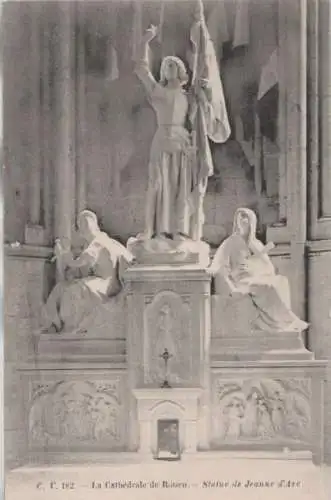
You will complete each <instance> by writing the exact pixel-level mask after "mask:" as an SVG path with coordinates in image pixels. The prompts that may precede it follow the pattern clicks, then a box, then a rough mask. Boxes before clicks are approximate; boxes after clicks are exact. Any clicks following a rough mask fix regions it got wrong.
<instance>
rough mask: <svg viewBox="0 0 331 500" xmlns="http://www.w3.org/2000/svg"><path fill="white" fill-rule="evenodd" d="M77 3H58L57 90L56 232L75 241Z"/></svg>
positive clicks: (55, 50)
mask: <svg viewBox="0 0 331 500" xmlns="http://www.w3.org/2000/svg"><path fill="white" fill-rule="evenodd" d="M72 18H73V3H72V2H58V3H57V24H56V27H55V33H54V47H53V49H54V53H53V56H54V69H55V75H54V90H55V129H56V139H55V142H56V146H55V148H54V156H55V228H54V229H55V231H54V233H55V234H54V236H55V237H56V238H69V239H70V240H71V235H72V229H73V227H74V215H75V159H74V147H75V130H74V125H75V116H74V98H75V97H74V92H75V88H74V80H73V61H74V59H73V57H72V52H73V43H74V36H73V35H74V32H73V22H72Z"/></svg>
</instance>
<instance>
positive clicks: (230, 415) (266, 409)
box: [212, 378, 311, 446]
mask: <svg viewBox="0 0 331 500" xmlns="http://www.w3.org/2000/svg"><path fill="white" fill-rule="evenodd" d="M212 411H213V414H212V436H213V438H212V440H213V444H214V445H216V446H217V445H222V444H231V443H233V444H235V443H236V444H238V443H240V444H243V443H245V442H246V443H247V444H248V443H253V442H255V443H266V442H267V443H272V442H274V443H284V444H285V443H307V442H309V439H310V432H311V425H310V424H311V388H310V380H306V379H289V380H277V379H271V378H270V379H246V380H227V381H224V379H223V381H222V380H221V379H218V380H216V381H215V383H214V386H213V409H212Z"/></svg>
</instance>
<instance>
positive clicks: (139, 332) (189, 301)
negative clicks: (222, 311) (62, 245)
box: [125, 265, 211, 450]
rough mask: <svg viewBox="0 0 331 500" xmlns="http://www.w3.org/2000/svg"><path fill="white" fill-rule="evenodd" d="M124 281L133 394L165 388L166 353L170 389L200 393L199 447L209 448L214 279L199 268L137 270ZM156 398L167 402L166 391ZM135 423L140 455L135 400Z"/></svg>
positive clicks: (133, 441)
mask: <svg viewBox="0 0 331 500" xmlns="http://www.w3.org/2000/svg"><path fill="white" fill-rule="evenodd" d="M125 281H126V286H127V292H128V296H127V316H128V332H127V360H128V371H129V385H130V388H131V389H132V390H134V389H137V388H139V389H142V388H153V389H156V390H157V388H158V387H160V386H161V385H162V382H163V380H164V377H165V370H164V368H165V366H164V361H163V359H162V358H161V355H162V353H163V352H164V349H167V350H168V351H169V354H170V359H169V364H168V374H169V375H168V381H169V383H170V385H171V387H173V388H179V387H180V388H192V389H193V388H194V389H200V388H201V398H200V404H199V410H198V414H199V415H198V418H197V420H198V423H197V429H198V430H197V432H198V438H197V442H198V443H197V446H198V447H199V448H202V449H204V448H208V447H209V438H208V421H209V420H208V412H209V344H210V331H211V325H210V277H209V276H208V274H207V273H206V272H205V270H203V269H201V268H200V267H199V266H198V265H196V266H194V265H181V266H180V265H177V266H174V265H164V266H161V265H158V266H143V265H137V266H133V267H131V268H130V269H128V270H127V272H126V274H125ZM173 390H175V389H173ZM157 392H159V396H158V397H159V398H160V399H161V398H162V397H164V396H162V394H163V395H164V394H165V392H164V389H159V390H157ZM130 418H131V426H130V430H131V436H130V446H131V449H132V450H136V449H138V448H139V446H140V445H139V438H138V434H139V432H138V429H139V424H138V415H137V402H136V398H135V397H134V396H133V394H132V398H131V411H130Z"/></svg>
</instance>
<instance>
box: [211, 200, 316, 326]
mask: <svg viewBox="0 0 331 500" xmlns="http://www.w3.org/2000/svg"><path fill="white" fill-rule="evenodd" d="M255 234H256V215H255V213H254V212H253V211H252V210H249V209H245V208H240V209H238V210H237V211H236V214H235V217H234V226H233V233H232V235H231V236H230V237H229V238H227V239H226V240H225V241H224V242H223V243H222V244H221V246H220V247H219V248H218V250H217V252H216V254H215V256H214V260H213V262H212V265H211V266H210V268H209V270H210V273H211V274H212V275H213V276H214V277H215V292H216V294H218V293H223V292H222V280H223V282H224V281H225V282H226V284H227V286H228V290H229V292H230V294H231V295H232V296H235V295H236V296H237V297H238V296H243V297H249V298H250V300H251V303H252V305H253V307H254V309H255V313H256V317H255V320H254V323H255V324H254V327H255V328H256V329H257V330H263V331H266V332H302V331H304V330H306V329H307V328H308V324H307V323H306V322H304V321H302V320H301V319H299V318H298V317H297V316H296V315H295V314H294V313H293V311H292V310H291V304H290V292H289V284H288V281H287V278H286V277H284V276H279V275H277V274H276V272H275V269H274V266H273V264H272V262H271V260H270V258H269V256H268V254H267V252H268V248H267V247H268V245H267V246H264V245H263V244H262V243H261V242H260V241H259V240H258V239H257V238H256V235H255ZM223 290H224V288H223Z"/></svg>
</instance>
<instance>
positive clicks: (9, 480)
mask: <svg viewBox="0 0 331 500" xmlns="http://www.w3.org/2000/svg"><path fill="white" fill-rule="evenodd" d="M188 494H190V497H187V495H188ZM46 498H47V499H48V498H49V499H54V500H57V499H64V500H67V499H69V500H70V499H72V500H92V499H93V500H94V499H96V500H99V499H100V500H103V499H109V498H111V499H112V500H117V499H131V498H132V499H138V500H139V499H140V498H141V499H144V500H149V499H153V500H154V499H157V500H158V499H160V500H163V499H168V498H169V499H170V498H171V499H177V498H178V499H179V498H180V499H183V498H198V499H199V500H200V499H201V500H207V499H208V500H209V499H215V500H216V499H219V498H223V499H224V500H232V499H233V500H242V499H243V500H246V499H249V500H266V499H267V500H278V499H280V500H308V499H314V500H329V499H331V467H321V468H318V467H315V466H313V465H312V464H311V462H310V461H308V460H280V459H275V458H271V457H269V458H268V457H264V458H253V457H249V456H246V457H241V458H238V457H237V458H236V457H229V456H220V457H218V458H217V459H215V457H214V458H213V457H207V458H206V459H205V460H201V459H193V458H192V459H184V460H181V461H178V462H161V461H153V462H149V463H144V464H143V463H140V464H139V463H134V464H133V463H130V462H127V463H123V464H114V463H112V464H108V465H107V464H105V463H104V464H88V465H86V466H84V465H77V464H71V465H65V466H64V465H56V466H54V465H53V466H43V467H41V466H31V467H22V468H18V469H15V470H12V471H11V472H10V473H8V474H7V477H6V491H5V499H6V500H21V499H24V500H39V499H46Z"/></svg>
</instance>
